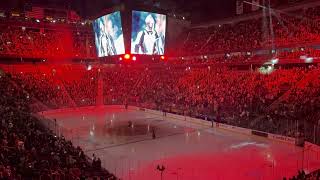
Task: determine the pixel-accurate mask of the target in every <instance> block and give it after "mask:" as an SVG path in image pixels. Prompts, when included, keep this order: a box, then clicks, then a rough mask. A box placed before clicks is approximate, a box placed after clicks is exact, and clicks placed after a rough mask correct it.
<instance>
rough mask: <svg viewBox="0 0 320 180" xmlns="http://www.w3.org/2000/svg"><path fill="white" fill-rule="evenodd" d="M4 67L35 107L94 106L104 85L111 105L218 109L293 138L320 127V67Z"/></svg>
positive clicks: (203, 113)
mask: <svg viewBox="0 0 320 180" xmlns="http://www.w3.org/2000/svg"><path fill="white" fill-rule="evenodd" d="M3 69H5V70H6V71H7V72H10V73H11V76H12V80H14V82H15V83H16V84H18V85H20V86H21V87H23V89H24V90H25V91H26V92H27V93H28V95H29V96H30V101H31V104H33V105H35V104H42V106H40V107H41V108H39V106H34V107H37V108H35V109H34V110H45V109H56V108H64V107H78V106H94V105H96V104H97V102H98V101H97V99H99V98H98V97H100V96H99V92H101V98H102V100H101V102H103V103H104V104H132V105H137V106H145V107H148V108H154V109H160V110H165V111H170V112H174V113H178V114H185V115H189V116H193V117H201V118H204V117H206V118H207V119H215V118H216V117H217V116H219V118H220V120H221V121H224V122H226V123H229V124H232V125H236V126H241V127H248V128H252V129H257V130H263V131H268V132H272V133H278V134H285V135H288V136H293V137H295V136H296V134H295V133H296V132H297V131H296V128H295V127H297V122H300V126H299V128H300V131H301V132H305V131H306V132H308V134H305V136H306V138H308V139H310V140H313V141H314V138H313V136H314V135H313V133H314V132H313V131H307V130H306V128H308V129H309V128H311V129H313V125H316V126H317V125H318V123H319V122H318V118H319V116H320V114H319V113H316V112H317V111H316V109H317V108H318V107H319V104H320V101H319V94H320V92H319V89H320V80H319V77H320V70H319V68H318V67H310V68H302V67H300V68H298V67H296V68H289V69H281V68H280V69H275V70H274V71H273V72H271V73H269V74H267V75H265V74H262V73H260V72H259V71H258V70H256V71H241V70H233V69H230V68H228V67H227V66H217V67H214V66H206V65H205V66H197V65H195V66H192V65H190V66H184V67H183V66H181V65H177V66H176V65H175V64H172V65H167V66H162V67H160V68H159V67H157V68H152V67H149V66H148V65H145V66H137V67H131V66H101V65H99V66H96V67H94V68H92V69H91V70H88V69H87V68H86V66H85V65H55V66H50V65H20V66H19V65H17V66H13V67H10V66H8V67H3ZM99 82H100V84H102V85H98V84H99ZM99 89H100V91H99ZM257 119H259V120H257ZM302 122H307V123H308V124H306V123H302ZM309 126H310V127H309ZM311 126H312V127H311ZM317 141H319V140H317Z"/></svg>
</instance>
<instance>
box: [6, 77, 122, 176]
mask: <svg viewBox="0 0 320 180" xmlns="http://www.w3.org/2000/svg"><path fill="white" fill-rule="evenodd" d="M0 87H1V88H0V94H1V97H0V102H1V103H0V104H1V105H0V120H1V123H0V127H1V128H0V179H8V180H11V179H48V180H50V179H88V178H89V179H90V178H91V179H92V178H102V179H110V180H111V179H116V178H115V177H114V176H113V175H112V174H110V173H109V172H108V171H106V170H104V169H101V163H100V164H99V161H98V160H94V161H93V162H91V160H89V158H87V157H86V156H85V155H84V152H83V151H82V150H81V149H80V147H74V146H73V145H72V143H71V142H70V141H67V140H65V139H64V137H57V136H55V135H54V134H53V133H52V132H51V131H49V130H48V129H46V128H45V127H44V126H42V124H41V121H39V119H38V118H37V117H35V116H34V115H32V113H31V111H30V108H29V104H30V102H31V95H30V94H28V93H27V92H26V91H25V90H26V89H24V88H23V87H22V86H21V85H20V84H19V83H16V81H15V80H14V79H12V78H11V77H10V75H6V74H4V73H2V72H1V73H0ZM48 98H50V97H48Z"/></svg>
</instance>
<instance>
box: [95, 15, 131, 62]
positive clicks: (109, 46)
mask: <svg viewBox="0 0 320 180" xmlns="http://www.w3.org/2000/svg"><path fill="white" fill-rule="evenodd" d="M93 29H94V34H95V43H96V49H97V54H98V57H105V56H113V55H120V54H124V53H125V50H124V41H123V32H122V25H121V16H120V12H114V13H112V14H108V15H105V16H102V17H100V18H98V19H96V20H95V21H94V22H93Z"/></svg>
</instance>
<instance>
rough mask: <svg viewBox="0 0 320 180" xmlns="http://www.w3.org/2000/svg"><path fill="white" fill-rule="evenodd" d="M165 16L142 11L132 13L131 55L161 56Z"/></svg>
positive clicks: (162, 52)
mask: <svg viewBox="0 0 320 180" xmlns="http://www.w3.org/2000/svg"><path fill="white" fill-rule="evenodd" d="M165 34H166V15H163V14H156V13H150V12H143V11H133V12H132V33H131V53H132V54H146V55H163V54H164V49H165Z"/></svg>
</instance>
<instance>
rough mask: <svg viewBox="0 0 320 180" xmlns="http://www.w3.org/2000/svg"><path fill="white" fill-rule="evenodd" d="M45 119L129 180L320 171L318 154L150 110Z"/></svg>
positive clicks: (264, 179)
mask: <svg viewBox="0 0 320 180" xmlns="http://www.w3.org/2000/svg"><path fill="white" fill-rule="evenodd" d="M43 115H44V116H45V117H46V118H48V119H56V121H57V127H55V131H56V132H57V133H58V134H60V133H61V134H63V136H65V138H67V139H69V140H71V141H72V142H73V144H74V145H75V146H77V145H79V146H80V147H81V148H82V149H83V150H84V151H85V153H86V155H87V156H89V157H92V154H95V155H96V156H97V157H99V158H100V159H101V161H102V166H103V167H105V168H106V169H107V170H109V171H110V172H111V173H113V174H115V175H116V176H117V177H119V178H121V179H124V180H157V179H159V180H160V179H161V173H160V171H158V170H157V166H158V165H160V166H164V167H165V170H164V171H163V174H162V179H163V180H195V179H197V180H198V179H199V180H211V179H215V180H235V179H237V180H269V179H270V180H271V179H272V180H273V179H282V178H283V177H284V176H286V177H292V176H294V175H296V174H297V170H298V169H301V168H304V169H305V170H306V171H312V170H314V169H316V168H319V167H320V154H319V153H318V152H316V151H312V150H308V149H306V148H305V149H303V148H301V147H297V146H294V145H290V144H288V143H283V142H279V141H272V140H270V139H267V138H263V137H259V136H253V135H251V136H249V135H245V134H240V133H235V132H231V131H228V130H223V129H220V128H215V127H213V128H212V127H210V126H205V125H201V124H195V123H191V122H187V121H181V120H174V119H172V118H171V119H170V118H168V117H164V116H161V115H155V114H151V113H148V112H144V111H138V110H133V109H129V110H125V109H124V108H122V109H120V108H110V107H100V108H81V109H80V110H79V109H77V110H68V111H52V112H50V111H48V112H45V113H43ZM130 121H131V122H132V123H131V124H130V123H129V122H130ZM152 130H154V131H155V135H156V138H155V139H153V138H152Z"/></svg>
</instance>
